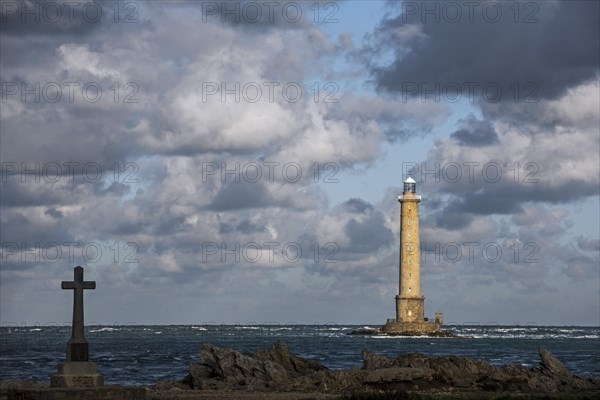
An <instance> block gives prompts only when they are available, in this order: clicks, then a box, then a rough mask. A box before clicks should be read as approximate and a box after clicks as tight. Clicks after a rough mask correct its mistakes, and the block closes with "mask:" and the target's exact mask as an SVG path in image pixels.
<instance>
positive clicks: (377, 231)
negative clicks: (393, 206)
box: [346, 212, 394, 253]
mask: <svg viewBox="0 0 600 400" xmlns="http://www.w3.org/2000/svg"><path fill="white" fill-rule="evenodd" d="M346 235H348V237H349V238H350V245H349V246H348V250H349V251H351V252H353V253H370V252H373V251H376V250H377V249H379V248H381V247H383V246H387V245H389V244H390V243H391V242H392V241H393V240H394V234H393V233H392V231H390V230H389V229H388V228H387V227H386V226H385V221H384V218H383V214H382V213H381V212H373V213H371V215H369V218H367V219H366V220H364V221H357V220H356V219H352V220H350V221H348V223H347V224H346Z"/></svg>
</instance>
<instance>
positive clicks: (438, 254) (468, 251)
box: [400, 241, 540, 264]
mask: <svg viewBox="0 0 600 400" xmlns="http://www.w3.org/2000/svg"><path fill="white" fill-rule="evenodd" d="M539 250H540V247H539V245H538V244H537V243H536V242H533V241H528V242H520V241H514V242H512V243H499V242H494V241H487V242H478V241H473V242H446V243H441V242H433V243H424V242H421V243H420V244H419V243H411V242H407V243H404V244H402V245H401V248H400V253H401V259H402V260H403V261H408V260H413V257H414V256H415V255H416V254H417V252H418V253H419V255H420V261H421V262H422V263H426V262H428V261H429V262H433V263H436V264H439V263H441V262H448V263H452V264H454V263H477V262H484V263H492V264H495V263H498V262H500V261H505V262H508V263H511V264H537V263H538V262H539V259H537V258H536V256H537V254H538V253H539Z"/></svg>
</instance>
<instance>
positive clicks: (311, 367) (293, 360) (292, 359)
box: [254, 340, 327, 375]
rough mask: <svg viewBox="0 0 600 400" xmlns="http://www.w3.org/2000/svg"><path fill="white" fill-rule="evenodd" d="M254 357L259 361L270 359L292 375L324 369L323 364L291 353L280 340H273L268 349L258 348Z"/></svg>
mask: <svg viewBox="0 0 600 400" xmlns="http://www.w3.org/2000/svg"><path fill="white" fill-rule="evenodd" d="M254 357H255V358H256V359H258V360H261V361H265V362H267V361H271V362H274V363H275V364H278V365H280V366H282V367H283V368H284V369H285V370H286V371H288V372H290V373H292V375H295V374H300V375H307V374H310V373H313V372H316V371H323V370H326V369H327V367H325V366H324V365H323V364H321V363H319V362H317V361H313V360H308V359H305V358H301V357H297V356H295V355H293V354H292V353H291V352H290V350H289V349H288V347H287V346H286V345H285V343H283V342H282V341H280V340H278V341H277V342H275V344H274V345H273V347H271V348H270V349H264V350H258V351H257V352H256V353H255V354H254Z"/></svg>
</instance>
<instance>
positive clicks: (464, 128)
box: [450, 115, 498, 147]
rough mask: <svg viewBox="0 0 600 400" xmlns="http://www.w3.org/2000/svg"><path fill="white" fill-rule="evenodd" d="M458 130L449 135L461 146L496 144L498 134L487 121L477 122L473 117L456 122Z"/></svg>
mask: <svg viewBox="0 0 600 400" xmlns="http://www.w3.org/2000/svg"><path fill="white" fill-rule="evenodd" d="M458 123H459V126H460V129H458V130H457V131H455V132H453V133H451V134H450V137H451V138H454V139H455V140H456V141H457V142H458V143H459V144H461V145H463V146H471V147H480V146H487V145H490V144H495V143H498V134H497V133H496V131H495V130H494V127H493V126H492V124H491V123H490V122H489V121H479V120H477V119H476V118H475V117H474V116H473V115H469V116H468V117H467V118H466V119H461V120H459V121H458Z"/></svg>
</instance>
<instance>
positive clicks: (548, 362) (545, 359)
mask: <svg viewBox="0 0 600 400" xmlns="http://www.w3.org/2000/svg"><path fill="white" fill-rule="evenodd" d="M538 353H539V354H540V359H541V361H540V369H541V370H542V372H544V373H547V374H548V375H555V376H558V377H564V378H572V377H573V374H572V373H571V371H569V370H568V369H567V367H565V365H564V364H563V363H562V362H560V360H559V359H558V358H556V356H555V355H554V354H552V353H550V352H549V351H548V350H546V349H545V348H543V347H542V346H540V347H539V348H538Z"/></svg>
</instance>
